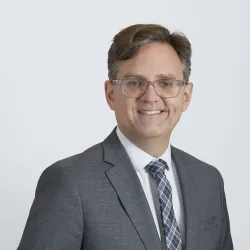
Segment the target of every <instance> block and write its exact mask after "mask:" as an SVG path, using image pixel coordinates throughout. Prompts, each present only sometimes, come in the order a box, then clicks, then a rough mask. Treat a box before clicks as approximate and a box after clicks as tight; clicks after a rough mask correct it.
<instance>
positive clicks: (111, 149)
mask: <svg viewBox="0 0 250 250" xmlns="http://www.w3.org/2000/svg"><path fill="white" fill-rule="evenodd" d="M103 149H104V161H105V162H108V163H110V164H112V165H113V166H112V167H111V168H110V169H108V170H107V171H106V175H107V177H108V179H109V181H110V182H111V184H112V186H113V187H114V189H115V191H116V193H117V195H118V196H119V199H120V201H121V203H122V205H123V207H124V209H125V211H126V212H127V214H128V216H129V218H130V220H131V222H132V223H133V225H134V227H135V229H136V231H137V233H138V235H139V237H140V238H141V240H142V242H143V244H144V245H145V248H146V249H148V250H160V249H161V243H160V239H159V236H158V233H157V230H156V226H155V223H154V220H153V217H152V214H151V210H150V207H149V205H148V202H147V199H146V196H145V194H144V191H143V188H142V186H141V183H140V180H139V178H138V176H137V174H136V172H135V170H134V167H133V165H132V163H131V161H130V159H129V157H128V155H127V153H126V151H125V149H124V148H123V146H122V144H121V143H120V141H119V139H118V137H117V135H116V132H115V130H113V132H112V133H111V135H110V136H109V137H108V138H107V139H106V140H105V141H104V142H103Z"/></svg>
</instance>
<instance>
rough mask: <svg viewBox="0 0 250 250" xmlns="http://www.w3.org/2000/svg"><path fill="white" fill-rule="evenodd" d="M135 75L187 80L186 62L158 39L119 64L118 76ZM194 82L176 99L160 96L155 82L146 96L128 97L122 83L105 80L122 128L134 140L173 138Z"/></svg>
mask: <svg viewBox="0 0 250 250" xmlns="http://www.w3.org/2000/svg"><path fill="white" fill-rule="evenodd" d="M128 76H135V77H137V78H139V79H144V80H148V81H155V80H158V79H161V78H162V77H163V76H166V77H171V78H175V79H176V80H182V79H183V73H182V64H181V61H180V59H179V57H178V55H177V53H176V52H175V50H174V49H173V48H172V47H171V46H170V45H168V44H166V43H159V42H154V43H150V44H147V45H145V46H143V47H142V48H140V49H139V50H138V53H137V54H136V55H135V56H134V57H133V58H131V59H128V60H125V61H121V62H120V63H119V64H118V73H117V76H116V79H123V78H127V77H128ZM192 86H193V85H192V84H191V83H189V84H187V85H184V86H182V87H181V91H180V94H179V95H178V96H177V97H174V98H162V97H160V96H158V95H157V94H156V92H155V89H154V87H153V86H152V85H149V86H148V89H147V91H146V92H145V93H144V95H142V96H140V97H137V98H130V97H127V96H124V95H123V94H122V91H121V86H120V85H116V84H114V85H113V84H112V83H111V82H110V81H106V82H105V94H106V99H107V102H108V104H109V106H110V108H111V109H112V110H114V111H115V115H116V120H117V123H118V127H119V128H120V130H121V131H122V133H123V134H124V135H125V136H127V137H128V138H129V139H130V140H131V141H136V140H143V139H146V140H148V139H150V138H159V142H160V141H161V140H166V139H169V137H170V135H171V132H172V131H173V129H174V127H175V126H176V124H177V123H178V121H179V119H180V117H181V114H182V112H183V111H185V110H186V109H187V107H188V105H189V103H190V100H191V95H192Z"/></svg>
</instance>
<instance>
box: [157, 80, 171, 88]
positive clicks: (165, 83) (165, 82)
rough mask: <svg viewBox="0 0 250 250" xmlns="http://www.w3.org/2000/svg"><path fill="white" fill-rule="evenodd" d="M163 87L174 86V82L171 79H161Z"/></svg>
mask: <svg viewBox="0 0 250 250" xmlns="http://www.w3.org/2000/svg"><path fill="white" fill-rule="evenodd" d="M159 84H160V86H161V87H172V86H173V82H172V81H171V80H161V81H159Z"/></svg>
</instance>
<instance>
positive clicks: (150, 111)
mask: <svg viewBox="0 0 250 250" xmlns="http://www.w3.org/2000/svg"><path fill="white" fill-rule="evenodd" d="M161 112H163V111H161V110H141V111H139V113H141V114H146V115H155V114H160V113H161Z"/></svg>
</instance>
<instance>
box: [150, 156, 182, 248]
mask: <svg viewBox="0 0 250 250" xmlns="http://www.w3.org/2000/svg"><path fill="white" fill-rule="evenodd" d="M166 167H168V166H167V163H166V162H165V161H164V160H162V159H159V160H155V161H151V162H150V163H149V164H148V165H147V166H146V169H147V170H148V171H149V172H150V173H151V175H152V176H153V177H154V178H155V179H156V182H157V187H158V191H159V198H160V209H161V219H162V224H163V228H164V235H165V240H166V244H167V249H168V250H181V249H182V246H181V236H180V230H179V227H178V224H177V221H176V218H175V215H174V209H173V202H172V188H171V185H170V183H169V181H168V180H167V178H166V175H165V172H164V170H165V168H166Z"/></svg>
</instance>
